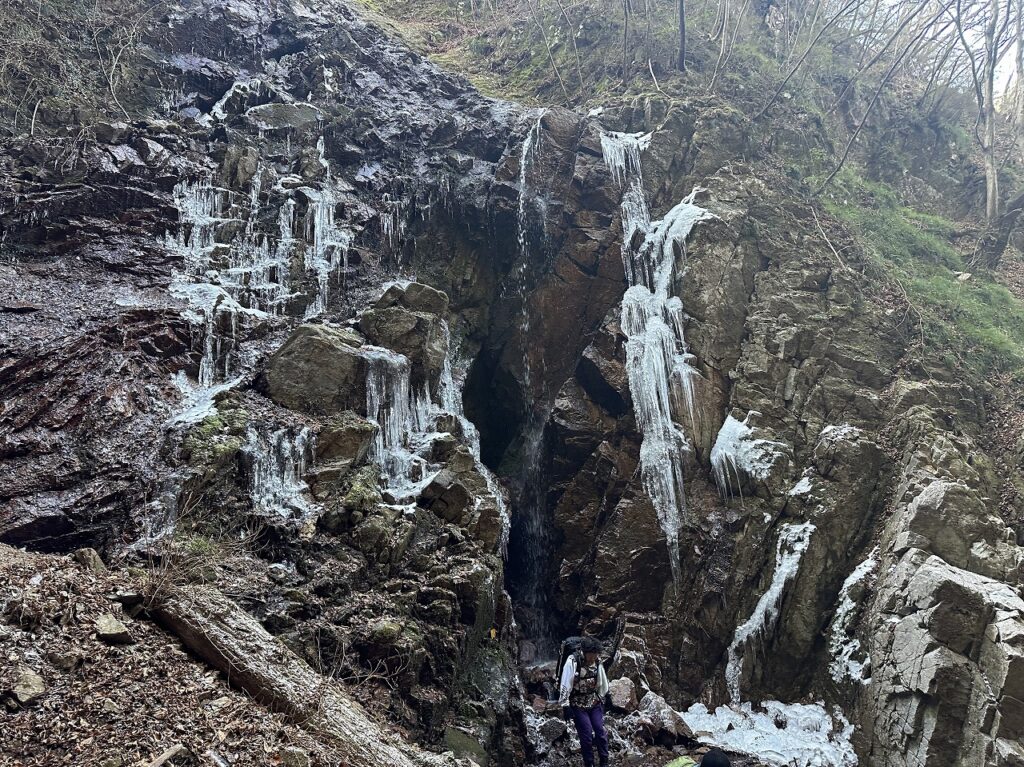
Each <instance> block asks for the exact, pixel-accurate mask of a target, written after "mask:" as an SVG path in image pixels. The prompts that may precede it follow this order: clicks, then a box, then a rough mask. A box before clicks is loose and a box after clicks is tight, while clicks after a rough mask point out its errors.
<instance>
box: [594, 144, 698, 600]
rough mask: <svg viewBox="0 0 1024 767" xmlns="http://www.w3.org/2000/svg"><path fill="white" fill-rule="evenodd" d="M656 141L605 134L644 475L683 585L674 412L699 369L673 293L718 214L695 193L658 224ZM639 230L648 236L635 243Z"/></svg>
mask: <svg viewBox="0 0 1024 767" xmlns="http://www.w3.org/2000/svg"><path fill="white" fill-rule="evenodd" d="M650 140H651V136H650V134H640V133H635V134H631V133H605V134H603V135H602V137H601V148H602V152H603V155H604V161H605V164H606V165H607V166H608V170H609V171H610V172H611V174H612V176H613V177H614V178H615V179H616V181H617V182H618V183H619V184H620V185H621V186H622V187H623V194H622V202H621V209H622V231H623V243H622V260H623V265H624V266H625V271H626V278H627V280H628V281H629V289H628V290H627V291H626V293H625V295H624V296H623V299H622V330H623V332H624V333H625V335H626V338H627V343H626V368H627V373H628V377H629V390H630V394H631V395H632V397H633V405H634V409H635V412H636V419H637V424H638V426H639V427H640V431H641V433H642V434H643V444H642V445H641V448H640V464H641V477H642V480H643V484H644V489H645V490H646V491H647V494H648V495H649V496H650V498H651V502H652V503H653V504H654V508H655V511H656V513H657V515H658V521H659V523H660V524H661V528H662V530H663V531H664V533H665V538H666V541H667V545H668V550H669V558H670V564H671V568H672V577H673V582H674V583H676V584H678V583H679V578H680V564H679V531H680V529H681V526H682V521H683V518H684V517H685V514H686V495H685V490H684V476H683V457H684V454H685V453H686V452H687V451H688V450H689V445H688V443H687V440H686V436H685V435H684V434H683V432H682V430H681V429H680V427H679V426H678V425H677V422H676V418H675V415H676V414H681V413H682V412H686V413H687V414H688V415H689V416H690V417H691V418H692V417H693V411H694V405H693V384H694V379H695V378H696V377H697V375H698V373H697V370H696V369H695V368H694V367H693V365H692V364H691V363H692V360H693V356H692V355H691V354H689V353H688V351H687V347H686V340H685V337H684V335H683V325H684V316H683V305H682V301H680V300H679V298H678V297H677V296H674V295H672V294H671V293H672V277H673V274H674V271H675V267H676V263H677V259H678V257H679V256H680V255H681V254H685V252H686V239H687V237H688V236H689V234H690V231H691V230H692V229H693V227H694V226H695V225H696V224H697V223H698V222H700V221H704V220H707V219H711V218H714V216H713V215H712V214H711V213H709V212H708V211H706V210H705V209H703V208H701V207H700V206H698V205H696V204H695V203H694V201H693V200H694V197H695V195H696V193H697V190H694V192H693V193H691V194H690V195H689V196H688V197H687V198H686V199H684V200H683V201H682V202H680V203H679V204H678V205H676V206H675V207H674V208H672V209H671V210H670V211H669V212H668V213H667V214H666V215H665V216H664V218H662V219H661V220H660V221H651V220H650V214H649V211H648V208H647V203H646V200H645V198H644V192H643V176H642V171H641V161H640V154H641V152H642V151H643V150H644V149H645V148H646V147H647V146H648V145H649V144H650ZM638 235H640V236H642V241H641V242H640V243H639V245H638V246H637V247H634V246H633V243H634V241H635V240H636V239H637V236H638Z"/></svg>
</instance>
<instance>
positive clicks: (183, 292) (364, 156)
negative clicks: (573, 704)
mask: <svg viewBox="0 0 1024 767" xmlns="http://www.w3.org/2000/svg"><path fill="white" fill-rule="evenodd" d="M144 45H145V46H146V56H145V57H144V60H145V63H144V64H143V65H141V66H142V67H143V69H144V71H140V73H139V75H140V77H141V78H142V79H144V80H145V81H146V82H147V83H150V86H149V87H148V88H147V89H143V90H141V91H140V92H139V93H138V94H137V95H136V97H133V99H132V102H131V103H130V104H129V106H130V107H131V109H132V119H131V120H130V121H125V122H123V123H121V122H116V121H110V122H108V123H104V124H102V125H99V126H97V129H96V130H95V131H92V132H87V133H85V134H83V135H84V136H86V137H87V138H86V139H83V140H76V141H72V140H68V141H66V142H63V143H62V142H50V143H47V142H41V141H35V140H31V139H28V138H21V139H17V140H14V141H12V142H9V143H8V144H7V145H6V146H5V147H3V149H4V151H3V152H2V153H0V183H2V186H0V190H2V192H0V194H2V195H3V197H2V199H0V211H2V212H0V225H2V226H3V229H4V233H5V236H4V238H3V244H2V246H0V247H2V249H3V259H2V260H3V266H2V267H0V268H2V270H3V271H4V277H5V279H4V280H3V281H2V282H3V284H4V285H5V286H7V287H6V290H7V291H8V292H7V293H6V294H0V309H2V310H3V311H2V312H0V323H2V327H3V330H4V331H5V337H9V338H12V339H16V341H15V343H13V344H11V345H10V348H9V349H8V350H6V356H5V357H4V359H3V360H2V361H0V392H2V393H3V395H4V401H5V407H4V409H3V411H2V412H0V450H2V453H0V455H2V457H3V459H4V460H3V467H2V472H3V480H4V481H3V483H2V485H3V490H2V491H0V492H2V493H3V494H4V499H3V500H4V504H3V507H4V511H3V512H2V513H0V540H3V541H7V542H14V543H18V544H24V545H29V546H31V547H34V548H38V549H54V550H69V549H75V548H79V547H81V546H83V545H92V546H96V547H98V548H99V549H100V550H101V551H102V552H103V553H104V555H108V554H110V555H114V554H117V553H119V552H123V551H124V550H125V547H126V546H130V545H132V544H137V545H138V547H141V549H143V550H145V551H146V552H149V553H151V552H152V551H153V550H154V548H156V547H158V545H162V544H161V543H160V542H161V541H165V542H166V539H165V538H161V536H167V534H168V533H169V531H170V530H171V529H172V528H175V527H176V529H177V533H176V535H177V536H178V538H179V539H180V540H178V539H174V540H171V542H170V543H169V544H167V545H169V546H170V553H168V556H172V555H173V556H174V557H186V558H187V559H188V561H190V562H191V561H192V559H191V558H192V557H194V556H195V555H196V552H197V551H206V550H207V549H208V548H209V545H210V544H209V538H210V537H211V536H213V535H214V531H215V530H218V529H219V530H221V531H225V530H228V531H231V532H232V533H241V532H243V531H245V530H256V531H257V533H256V534H257V535H258V536H259V537H260V540H261V542H263V543H265V544H266V545H265V547H264V548H262V549H261V551H263V554H262V556H263V557H264V558H265V559H266V560H274V561H273V562H270V565H272V566H269V565H268V564H267V562H266V561H263V560H257V563H256V564H254V565H251V566H250V567H249V568H248V573H247V576H246V577H247V580H245V583H244V584H239V591H238V592H237V593H239V594H244V595H245V596H244V597H243V601H245V603H246V604H247V605H249V606H251V607H252V609H253V612H255V613H257V614H258V617H259V618H260V619H261V620H262V621H263V622H264V625H266V626H267V627H268V628H270V629H272V630H273V631H274V633H276V634H278V635H280V636H282V637H283V638H284V639H285V641H287V642H288V643H289V644H290V645H291V646H292V647H293V648H294V649H296V651H297V652H299V653H300V654H301V655H303V657H305V658H306V659H307V660H308V661H309V662H310V663H313V664H314V665H316V664H320V665H323V664H325V663H327V662H328V658H327V657H326V656H325V655H324V654H323V653H328V652H329V653H333V655H332V656H331V658H330V660H331V662H334V661H338V662H341V661H340V660H339V659H348V662H349V663H350V665H349V666H347V667H346V668H347V669H348V672H347V673H350V674H351V678H352V679H353V680H355V681H356V682H361V683H365V685H366V689H367V690H370V691H376V690H378V688H379V687H380V685H381V684H382V682H381V681H380V680H381V677H380V676H379V674H384V678H386V679H387V680H388V682H390V683H394V684H396V685H397V688H396V689H400V690H401V693H400V694H396V695H395V696H393V698H392V697H390V696H388V700H387V702H386V703H385V705H384V708H385V709H387V712H388V714H389V715H391V716H393V717H394V718H395V719H397V720H399V721H401V722H402V724H403V725H405V726H407V727H409V728H412V729H414V730H416V731H417V732H420V733H422V734H424V735H425V737H428V738H433V739H435V740H438V739H440V738H441V737H442V734H443V732H444V730H445V728H446V727H448V726H457V727H462V728H463V729H465V730H466V731H467V732H473V733H476V734H477V736H478V737H479V738H480V742H481V743H482V744H483V747H487V748H491V747H493V744H494V743H496V742H500V741H502V740H503V739H505V740H507V741H508V746H509V748H508V749H507V750H508V751H509V753H516V752H517V751H518V752H521V750H522V746H521V744H519V745H516V742H515V741H516V736H515V735H514V734H513V735H510V734H509V733H510V732H511V730H510V729H509V727H510V724H509V723H510V720H509V706H510V705H512V704H511V702H510V697H509V690H510V689H512V687H513V685H512V682H511V680H510V678H509V660H508V653H507V645H506V641H507V640H508V638H509V637H508V636H507V634H508V632H509V630H510V628H509V627H511V626H512V625H513V621H512V619H511V614H510V607H509V605H508V602H507V598H506V597H505V596H504V593H503V582H504V578H503V563H502V561H501V559H500V557H499V556H498V553H499V552H500V551H501V547H502V544H503V541H504V538H505V536H506V529H507V521H506V515H507V511H506V509H505V502H504V499H503V498H502V497H501V492H502V491H501V490H500V488H499V487H498V485H497V484H496V481H495V480H494V478H493V477H491V475H490V474H489V472H488V471H487V470H486V468H485V467H484V466H483V465H482V464H481V463H480V461H479V460H478V459H477V457H476V452H477V451H478V450H479V447H478V446H476V444H475V430H474V428H473V426H472V425H471V424H470V423H469V422H468V421H465V420H464V419H462V417H461V402H460V400H461V396H460V387H461V383H462V378H463V374H464V368H465V367H466V366H467V365H468V364H469V363H470V361H471V360H473V359H481V358H487V359H490V360H493V371H494V372H495V376H494V379H495V380H498V381H501V380H504V381H506V382H508V384H509V387H510V390H515V391H516V392H518V393H517V394H516V397H518V399H519V401H522V400H523V396H522V392H523V391H525V390H526V389H527V387H526V384H525V383H524V382H526V381H527V380H529V382H530V387H533V390H532V392H531V393H532V394H533V395H535V396H537V397H538V399H543V398H544V397H550V396H553V394H554V388H553V387H554V386H557V384H551V383H549V382H548V379H547V378H546V376H545V375H544V374H543V373H542V371H544V370H545V369H550V370H551V371H553V372H554V374H555V375H554V377H555V378H558V377H564V375H567V374H568V371H570V370H571V369H572V367H573V366H574V365H575V355H576V354H577V353H578V351H579V350H580V349H582V347H583V345H585V342H584V338H585V335H586V333H587V332H588V331H589V330H590V328H591V326H592V325H594V324H596V323H597V321H598V320H599V319H600V317H602V316H603V315H604V314H605V313H606V311H607V310H608V308H609V306H610V305H611V304H612V303H614V301H615V300H616V298H617V295H618V291H619V290H620V289H621V265H620V261H619V259H618V258H617V254H615V253H614V251H613V249H612V245H613V244H614V237H615V236H614V233H612V232H610V231H607V230H606V228H605V227H604V226H603V220H602V216H610V215H611V213H612V212H613V210H614V208H615V205H616V204H617V203H616V201H615V199H614V198H613V196H612V195H610V194H604V193H602V192H601V191H600V190H601V184H606V182H607V178H606V176H605V175H604V172H603V167H602V166H601V164H600V161H599V158H598V157H596V156H595V154H594V153H593V150H592V147H591V148H587V145H588V143H589V144H593V142H594V137H593V135H590V136H589V137H586V136H585V135H584V134H585V133H586V126H585V123H584V121H582V120H581V119H580V118H579V117H578V116H577V115H574V114H572V113H569V112H564V111H563V112H558V113H552V114H551V115H550V116H547V117H545V119H544V125H543V126H542V128H541V130H542V133H543V134H544V136H542V137H541V141H542V143H543V151H542V153H541V154H539V155H538V157H537V158H536V159H535V161H534V162H533V163H532V167H530V168H527V169H526V175H527V185H528V187H530V189H529V190H528V194H527V195H526V197H528V198H529V199H528V200H526V201H524V203H523V206H522V207H523V208H524V210H527V209H528V212H529V214H530V215H529V218H530V221H529V222H528V223H527V225H526V227H527V228H528V229H529V238H530V240H531V243H532V244H533V245H536V247H532V248H530V247H527V248H523V247H521V244H520V238H519V224H518V221H519V218H520V217H519V215H518V211H519V208H520V207H521V206H520V198H521V197H522V195H520V188H519V187H520V184H519V176H520V173H519V171H520V163H519V159H520V150H521V143H522V139H523V136H524V134H525V133H526V132H527V131H528V130H530V128H531V126H532V125H533V122H534V118H533V116H530V117H529V118H526V117H525V116H524V112H523V111H522V110H521V109H520V108H519V107H516V106H515V105H511V104H507V103H502V102H495V101H490V100H486V99H483V98H481V97H480V96H479V95H478V94H476V93H475V92H473V91H472V89H471V88H470V87H469V86H468V85H467V84H466V83H465V82H463V81H461V80H458V79H456V78H452V77H449V76H447V75H444V74H443V73H441V72H439V71H438V70H437V69H436V68H435V67H434V66H433V65H432V64H430V63H428V62H426V61H424V60H422V59H420V58H419V57H418V56H416V55H415V54H413V53H411V52H410V51H408V50H407V49H405V48H404V47H402V46H400V45H397V44H395V43H393V42H392V41H390V40H389V39H388V38H387V37H386V36H385V35H384V34H383V33H382V32H381V31H380V30H379V29H378V28H376V27H374V26H372V25H370V24H367V23H365V22H364V21H362V20H361V19H360V18H358V17H357V16H356V15H355V14H354V13H353V12H352V10H351V9H350V8H349V7H348V5H347V4H345V3H343V2H329V3H327V4H320V5H319V6H318V7H317V8H316V9H313V10H310V9H308V8H306V7H305V6H300V5H299V4H294V3H289V2H286V3H276V2H274V3H271V2H264V1H263V0H252V1H250V0H243V2H235V1H234V0H232V2H224V1H223V0H203V2H196V3H187V4H184V5H180V6H176V7H174V8H173V9H170V10H168V11H167V13H166V14H165V15H164V16H161V17H159V18H154V19H153V21H152V25H151V26H150V27H149V28H147V29H146V30H145V32H144ZM591 176H594V177H600V179H601V181H600V183H596V182H594V181H593V180H592V179H591V178H590V177H591ZM595 190H596V191H595ZM602 195H603V196H602ZM594 200H596V201H597V203H596V204H593V201H594ZM544 202H548V203H550V204H551V206H552V207H551V209H549V210H547V211H545V210H543V209H542V207H541V204H542V203H544ZM602 206H603V208H604V210H605V213H603V214H602V213H600V209H601V208H602ZM556 214H557V215H556ZM524 220H525V218H524ZM542 241H543V242H542ZM541 245H543V246H541ZM405 270H410V271H415V272H416V273H417V274H419V275H423V276H422V277H421V280H422V281H421V282H414V283H405V282H398V283H392V281H393V280H394V278H396V277H398V276H400V275H401V272H403V271H405ZM388 283H392V284H388ZM567 285H568V290H567V289H566V286H567ZM0 290H3V289H2V288H0ZM566 295H571V299H570V300H564V299H563V296H566ZM524 317H527V318H529V321H528V322H526V323H523V322H522V321H521V320H522V318H524ZM481 349H483V350H484V352H483V354H479V353H478V352H479V350H481ZM527 349H528V350H529V354H528V355H527V354H524V350H527ZM528 358H529V359H528ZM406 366H407V367H406ZM563 371H564V372H563ZM406 372H408V382H407V383H405V384H403V381H404V379H403V378H402V376H403V375H404V374H405V373H406ZM402 385H405V386H406V387H407V391H406V395H403V396H393V395H394V392H396V391H401V387H402ZM490 386H491V383H490V380H489V379H488V380H485V381H484V382H483V385H482V386H481V387H479V388H480V390H481V391H484V390H491V389H490ZM491 391H493V390H491ZM421 406H422V407H421ZM496 410H499V412H500V409H498V408H496ZM423 411H429V413H427V414H426V415H424V412H423ZM425 421H426V422H425ZM395 422H397V431H398V432H399V433H400V434H401V435H405V436H407V433H408V432H409V431H415V432H416V434H418V435H419V436H420V437H422V443H418V444H416V445H415V446H410V445H407V444H402V445H396V443H395V440H394V431H395V430H394V429H390V430H389V426H390V425H393V424H394V423H395ZM520 422H521V413H520V412H519V411H517V412H516V414H515V417H514V418H513V419H512V423H513V428H512V432H513V435H514V433H515V431H516V430H517V427H515V424H517V423H520ZM413 426H414V427H413ZM489 440H490V444H491V445H493V444H495V443H496V439H495V438H494V437H493V433H492V435H490V436H489ZM399 447H400V448H401V449H397V448H399ZM502 449H503V448H502ZM488 450H490V447H489V448H488ZM491 452H494V453H495V454H496V455H497V459H498V460H497V461H496V463H497V462H500V458H501V455H500V453H501V450H497V451H491ZM434 474H436V476H433V477H431V475H434ZM430 479H432V480H433V481H427V480H430ZM421 484H422V486H420V485H421ZM204 520H206V522H204ZM207 522H208V524H207ZM263 543H261V546H262V545H263ZM183 546H184V547H185V548H186V549H187V551H185V553H184V554H183V553H182V552H181V551H179V548H181V547H183ZM260 562H262V564H260ZM264 567H265V568H266V576H267V577H266V579H265V580H266V583H264V582H263V579H262V578H261V568H264ZM188 571H189V572H190V573H192V575H193V576H194V577H195V578H198V579H200V580H204V581H205V580H211V579H216V578H217V577H223V575H224V568H223V567H222V566H221V564H220V563H217V564H214V565H211V564H210V563H208V562H207V563H202V564H198V565H196V566H195V567H194V568H191V569H189V570H188ZM218 573H219V574H220V575H218ZM253 579H255V580H253ZM382 620H383V621H387V622H392V623H394V624H395V625H398V626H400V627H401V630H400V633H399V635H398V637H397V638H393V637H390V635H389V634H388V635H385V634H379V635H378V634H374V633H372V632H369V633H367V632H365V631H364V628H365V627H367V626H370V625H376V622H379V621H382ZM392 640H393V641H392ZM485 666H486V668H487V669H488V672H487V673H486V674H483V673H478V669H479V668H483V667H485ZM474 674H475V675H476V676H474V677H473V678H472V679H470V678H469V677H470V676H472V675H474ZM384 686H385V687H387V684H384ZM480 690H484V691H485V692H486V695H487V696H488V697H489V699H491V700H500V701H502V702H501V704H500V705H499V706H498V711H497V714H494V713H490V712H491V711H492V710H493V708H494V706H493V704H492V703H485V702H483V701H481V700H479V698H480V696H481V693H480V692H478V691H480ZM375 694H376V693H375ZM453 699H458V700H468V701H474V705H475V706H476V708H473V707H472V706H462V707H461V708H459V709H458V710H457V711H453V709H452V707H451V705H450V703H449V701H451V700H453ZM467 711H468V712H470V713H467ZM474 711H476V712H478V714H479V715H476V714H473V713H472V712H474ZM480 712H484V713H480ZM456 714H457V716H456Z"/></svg>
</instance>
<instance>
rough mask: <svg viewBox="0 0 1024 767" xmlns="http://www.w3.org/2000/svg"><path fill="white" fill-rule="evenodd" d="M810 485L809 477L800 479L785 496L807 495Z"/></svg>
mask: <svg viewBox="0 0 1024 767" xmlns="http://www.w3.org/2000/svg"><path fill="white" fill-rule="evenodd" d="M811 489H812V485H811V480H810V478H809V477H800V481H799V482H797V483H796V484H795V485H793V487H792V489H791V490H790V491H789V493H787V495H790V496H793V497H796V496H799V495H807V494H808V493H809V492H811Z"/></svg>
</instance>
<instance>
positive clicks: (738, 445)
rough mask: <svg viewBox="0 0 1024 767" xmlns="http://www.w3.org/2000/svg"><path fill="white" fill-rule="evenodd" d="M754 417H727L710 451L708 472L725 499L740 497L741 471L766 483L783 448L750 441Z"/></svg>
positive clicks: (763, 442)
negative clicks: (712, 475) (765, 480)
mask: <svg viewBox="0 0 1024 767" xmlns="http://www.w3.org/2000/svg"><path fill="white" fill-rule="evenodd" d="M755 413H756V411H751V412H750V413H747V416H746V418H744V419H743V420H742V421H737V420H736V419H735V418H733V417H732V416H731V415H730V416H726V419H725V423H723V424H722V428H721V429H719V431H718V437H717V438H716V439H715V445H714V447H713V448H711V469H712V472H713V473H714V476H715V484H716V485H718V491H719V492H720V493H721V494H722V495H723V496H724V497H727V498H728V497H732V496H733V495H737V494H741V475H740V472H741V471H742V472H744V473H745V474H747V475H749V476H751V477H754V478H756V479H765V478H766V477H767V476H768V474H769V473H770V472H771V468H772V465H773V463H774V460H775V456H776V455H777V453H778V450H779V449H781V448H783V447H785V446H784V445H783V444H782V443H781V442H775V441H773V440H770V439H752V438H751V437H752V435H753V433H754V432H753V429H751V428H750V426H749V424H748V422H749V421H750V416H751V415H753V414H755ZM734 480H735V485H734V484H733V481H734ZM808 489H810V485H809V483H808ZM791 494H793V493H791Z"/></svg>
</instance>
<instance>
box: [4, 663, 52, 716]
mask: <svg viewBox="0 0 1024 767" xmlns="http://www.w3.org/2000/svg"><path fill="white" fill-rule="evenodd" d="M45 693H46V684H45V682H44V681H43V678H42V677H41V676H39V674H37V673H36V672H35V671H33V670H32V669H31V668H29V667H28V666H19V667H18V669H17V671H16V673H15V677H14V684H13V685H12V686H11V696H12V697H13V698H14V700H15V701H16V702H17V703H18V705H20V706H28V705H31V704H32V703H34V702H35V701H36V700H38V699H39V698H40V697H42V696H43V695H44V694H45Z"/></svg>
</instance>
